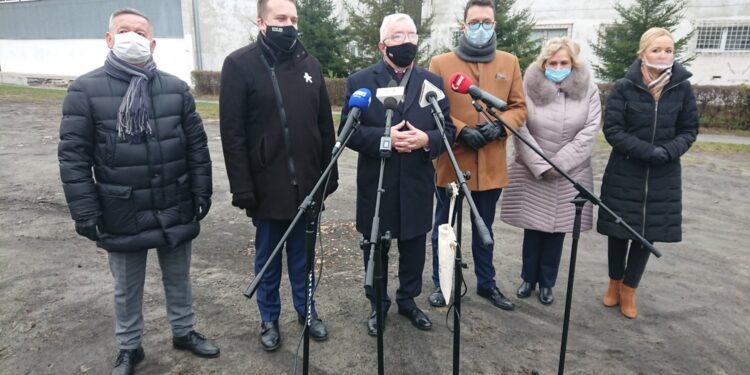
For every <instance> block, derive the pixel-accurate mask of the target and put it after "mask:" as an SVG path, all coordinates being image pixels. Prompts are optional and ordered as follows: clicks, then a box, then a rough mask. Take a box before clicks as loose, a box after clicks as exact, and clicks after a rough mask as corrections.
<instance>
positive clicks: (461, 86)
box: [450, 72, 474, 94]
mask: <svg viewBox="0 0 750 375" xmlns="http://www.w3.org/2000/svg"><path fill="white" fill-rule="evenodd" d="M450 84H451V90H453V91H455V92H457V93H459V94H466V93H468V92H469V87H470V86H472V85H474V82H473V81H472V80H471V78H469V76H467V75H466V74H464V73H461V72H458V73H453V75H452V76H451V80H450Z"/></svg>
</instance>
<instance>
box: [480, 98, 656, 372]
mask: <svg viewBox="0 0 750 375" xmlns="http://www.w3.org/2000/svg"><path fill="white" fill-rule="evenodd" d="M473 104H474V108H475V109H476V110H477V112H479V113H481V114H482V116H483V117H484V118H485V119H486V120H487V121H490V122H492V123H494V124H496V125H497V124H498V123H499V124H501V125H502V126H503V127H505V129H507V130H508V131H510V132H511V133H512V134H513V135H514V136H515V137H517V138H518V139H519V140H521V142H523V143H524V144H525V145H526V146H528V147H529V148H530V149H532V150H533V151H534V152H535V153H536V154H537V155H539V156H540V157H541V158H542V159H544V161H546V162H547V163H548V164H549V165H550V166H552V168H554V169H555V170H556V171H557V172H558V173H559V174H560V175H561V176H562V177H564V178H565V179H566V180H568V181H569V182H570V183H571V184H573V187H575V189H576V190H578V195H577V196H576V198H575V199H573V201H572V202H571V203H573V204H575V207H576V214H575V219H574V222H573V233H572V238H573V241H572V244H571V252H570V267H569V270H568V288H567V295H566V296H565V315H564V318H563V332H562V339H561V344H560V358H559V363H558V368H557V373H558V375H562V374H563V373H564V369H565V353H566V349H567V343H568V328H569V323H570V306H571V304H572V299H573V280H574V278H575V266H576V256H577V254H578V239H579V238H580V234H581V214H582V212H583V206H584V204H586V202H591V203H592V204H593V205H598V206H599V207H601V209H603V210H604V211H606V212H607V213H608V214H610V215H612V216H613V217H614V218H615V222H616V223H619V224H620V225H622V226H623V227H624V228H625V229H626V230H627V231H628V232H629V233H630V234H631V235H633V237H634V238H635V239H636V241H638V242H640V243H641V244H642V245H643V247H644V248H645V249H648V250H649V251H650V252H652V253H653V254H654V255H655V256H656V257H661V252H660V251H658V250H657V249H656V248H654V246H653V245H651V243H649V242H648V241H647V240H646V239H645V238H643V237H642V236H641V235H640V234H638V232H636V231H635V230H634V229H633V228H632V227H631V226H630V225H628V224H627V223H626V222H624V221H623V220H622V218H621V217H620V216H618V215H617V214H615V213H614V212H613V211H612V210H611V209H610V208H609V207H607V206H606V205H605V204H604V203H603V202H602V201H601V199H599V198H598V197H597V196H596V195H594V193H592V192H591V191H589V190H588V189H586V187H584V186H583V185H581V184H580V183H579V182H578V181H576V180H574V179H573V178H572V177H570V175H568V174H567V173H566V172H565V171H563V170H562V169H560V167H559V166H557V165H556V164H555V163H554V162H552V160H550V159H549V158H548V157H547V156H546V155H545V154H544V152H543V151H541V150H539V149H538V148H537V147H536V146H535V145H533V144H531V143H530V142H529V141H528V140H527V139H525V138H524V137H523V136H521V134H520V133H519V132H518V130H516V129H515V128H513V127H512V126H510V125H508V124H507V123H506V122H505V121H503V119H502V118H500V116H499V115H497V113H496V112H495V111H494V110H493V109H492V107H491V106H487V108H486V109H483V108H482V106H481V105H479V104H478V103H477V102H476V100H474V101H473ZM488 114H489V115H488ZM489 116H492V117H493V118H494V121H493V120H491V119H490V117H489Z"/></svg>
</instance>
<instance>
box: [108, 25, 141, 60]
mask: <svg viewBox="0 0 750 375" xmlns="http://www.w3.org/2000/svg"><path fill="white" fill-rule="evenodd" d="M150 44H151V42H149V40H148V39H146V38H144V37H142V36H140V35H138V34H136V33H134V32H132V31H129V32H127V33H122V34H116V35H115V45H114V46H113V47H112V52H114V54H115V56H117V57H119V58H121V59H123V60H125V61H126V62H128V63H131V64H134V65H135V64H143V63H145V62H146V61H148V59H149V57H151V48H150V47H151V46H150Z"/></svg>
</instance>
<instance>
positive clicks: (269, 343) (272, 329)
mask: <svg viewBox="0 0 750 375" xmlns="http://www.w3.org/2000/svg"><path fill="white" fill-rule="evenodd" d="M260 343H261V344H263V350H265V351H267V352H272V351H274V350H276V349H278V348H279V346H281V334H280V333H279V321H278V320H274V321H270V322H266V321H263V322H261V323H260Z"/></svg>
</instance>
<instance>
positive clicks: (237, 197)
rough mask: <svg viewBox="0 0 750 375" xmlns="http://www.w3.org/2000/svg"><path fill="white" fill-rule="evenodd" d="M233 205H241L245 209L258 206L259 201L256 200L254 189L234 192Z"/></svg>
mask: <svg viewBox="0 0 750 375" xmlns="http://www.w3.org/2000/svg"><path fill="white" fill-rule="evenodd" d="M232 206H235V207H239V208H241V209H243V210H247V209H250V210H252V209H253V208H255V207H257V206H258V201H256V200H255V194H254V193H253V192H252V191H249V192H245V193H235V194H232Z"/></svg>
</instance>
